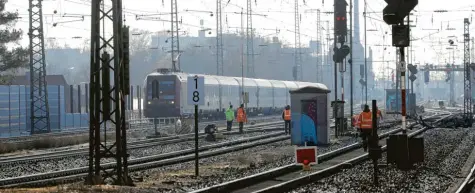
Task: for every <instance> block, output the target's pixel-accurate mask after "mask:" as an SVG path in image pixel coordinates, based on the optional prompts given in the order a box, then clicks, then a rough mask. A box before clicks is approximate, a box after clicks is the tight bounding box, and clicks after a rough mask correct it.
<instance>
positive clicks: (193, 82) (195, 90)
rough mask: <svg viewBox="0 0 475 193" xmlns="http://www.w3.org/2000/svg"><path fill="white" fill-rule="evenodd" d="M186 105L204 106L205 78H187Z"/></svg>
mask: <svg viewBox="0 0 475 193" xmlns="http://www.w3.org/2000/svg"><path fill="white" fill-rule="evenodd" d="M187 84H188V85H187V88H188V89H187V92H188V96H187V101H188V105H204V104H205V78H204V77H203V76H197V75H195V76H188V83H187Z"/></svg>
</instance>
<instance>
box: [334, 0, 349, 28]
mask: <svg viewBox="0 0 475 193" xmlns="http://www.w3.org/2000/svg"><path fill="white" fill-rule="evenodd" d="M346 6H348V4H347V3H346V0H336V1H335V12H334V15H335V34H336V35H337V36H346V35H347V33H348V29H347V25H346V24H347V17H346Z"/></svg>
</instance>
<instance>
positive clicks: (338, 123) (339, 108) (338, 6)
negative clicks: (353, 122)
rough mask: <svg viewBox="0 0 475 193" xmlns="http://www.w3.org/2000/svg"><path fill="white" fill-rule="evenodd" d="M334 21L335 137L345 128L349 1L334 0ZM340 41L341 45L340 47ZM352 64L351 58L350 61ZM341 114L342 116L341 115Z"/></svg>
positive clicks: (348, 51)
mask: <svg viewBox="0 0 475 193" xmlns="http://www.w3.org/2000/svg"><path fill="white" fill-rule="evenodd" d="M334 5H335V6H334V16H335V18H334V22H335V36H334V41H335V42H334V43H335V44H334V48H333V51H334V54H333V61H334V62H335V68H334V69H335V71H334V80H335V101H333V102H332V104H336V105H333V117H334V118H335V137H338V134H339V132H342V131H343V130H345V128H344V127H345V124H344V123H345V122H346V118H344V116H343V115H344V112H343V110H344V108H343V105H344V103H345V102H344V101H345V87H344V73H345V72H346V60H345V59H346V56H348V54H349V53H350V47H349V46H348V45H345V42H346V36H347V35H348V28H347V17H346V15H347V11H346V7H347V6H348V3H346V0H335V1H334ZM338 43H340V47H338V45H337V44H338ZM349 62H350V65H351V60H350V61H349ZM337 67H339V71H340V74H341V84H340V85H341V101H338V92H337V90H338V84H337V83H338V81H337V76H338V75H337ZM340 115H341V116H340Z"/></svg>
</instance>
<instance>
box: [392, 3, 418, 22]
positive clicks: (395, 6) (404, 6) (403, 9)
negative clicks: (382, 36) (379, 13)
mask: <svg viewBox="0 0 475 193" xmlns="http://www.w3.org/2000/svg"><path fill="white" fill-rule="evenodd" d="M385 1H386V3H387V4H388V5H387V6H386V7H385V8H384V9H383V20H384V22H386V23H387V24H388V25H397V24H401V23H402V22H403V21H404V18H405V17H406V16H407V15H409V12H411V11H412V10H413V9H414V7H416V5H417V4H418V3H419V0H385Z"/></svg>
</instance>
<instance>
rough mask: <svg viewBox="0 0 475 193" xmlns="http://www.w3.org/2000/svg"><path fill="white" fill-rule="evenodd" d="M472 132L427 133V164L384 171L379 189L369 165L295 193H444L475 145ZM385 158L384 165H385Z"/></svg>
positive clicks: (444, 131)
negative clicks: (408, 169) (405, 170)
mask: <svg viewBox="0 0 475 193" xmlns="http://www.w3.org/2000/svg"><path fill="white" fill-rule="evenodd" d="M474 139H475V131H473V130H470V129H434V130H430V131H427V132H426V133H424V146H425V163H422V164H418V165H417V166H416V168H415V169H414V170H411V171H407V172H403V171H399V170H397V169H395V168H394V167H393V166H389V167H387V168H381V169H380V172H381V175H380V178H379V180H380V181H379V182H380V186H379V187H374V186H373V185H372V172H373V167H372V164H371V163H370V161H368V162H365V163H364V164H361V165H358V166H356V167H354V168H351V169H348V170H345V171H344V172H340V173H338V174H337V175H334V176H332V177H330V178H325V179H322V180H320V181H318V182H316V183H314V184H311V185H308V186H305V187H302V188H299V189H297V190H294V191H292V193H296V192H411V193H412V192H445V191H446V190H447V188H448V187H449V186H450V185H451V183H452V182H453V181H454V180H453V178H454V177H456V175H457V174H459V173H460V169H461V168H462V167H463V165H464V164H465V161H466V159H467V158H468V156H469V155H470V153H471V151H472V149H473V147H474V144H473V140H474ZM385 157H386V156H385V155H384V156H383V162H385V161H386V160H385Z"/></svg>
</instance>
